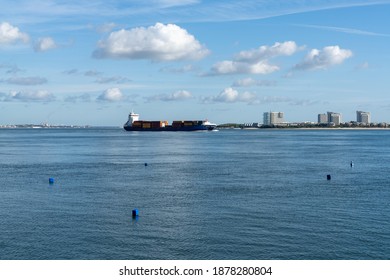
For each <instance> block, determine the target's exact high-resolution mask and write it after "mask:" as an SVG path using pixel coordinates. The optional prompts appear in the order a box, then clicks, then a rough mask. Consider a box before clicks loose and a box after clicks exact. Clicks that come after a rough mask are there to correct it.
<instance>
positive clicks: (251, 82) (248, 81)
mask: <svg viewBox="0 0 390 280" xmlns="http://www.w3.org/2000/svg"><path fill="white" fill-rule="evenodd" d="M232 86H233V87H251V86H264V87H270V86H276V81H270V80H255V79H252V78H244V79H240V80H237V81H235V82H234V83H233V85H232Z"/></svg>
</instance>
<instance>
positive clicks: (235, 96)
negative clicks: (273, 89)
mask: <svg viewBox="0 0 390 280" xmlns="http://www.w3.org/2000/svg"><path fill="white" fill-rule="evenodd" d="M256 100H257V96H256V95H255V94H253V93H250V92H244V93H239V92H238V91H237V90H235V89H233V88H231V87H229V88H225V89H224V90H223V91H221V92H220V93H219V94H218V95H216V96H209V97H204V98H203V99H202V101H203V103H236V102H246V103H249V104H251V103H253V102H255V101H256Z"/></svg>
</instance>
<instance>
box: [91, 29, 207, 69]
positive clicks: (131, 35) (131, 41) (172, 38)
mask: <svg viewBox="0 0 390 280" xmlns="http://www.w3.org/2000/svg"><path fill="white" fill-rule="evenodd" d="M208 53H209V51H208V50H207V49H206V48H205V47H204V46H202V45H201V44H200V43H199V41H197V40H196V39H195V37H194V36H193V35H191V34H189V33H188V32H187V30H185V29H183V28H181V27H179V26H177V25H175V24H167V25H164V24H162V23H157V24H156V25H154V26H150V27H148V28H144V27H139V28H133V29H130V30H124V29H122V30H119V31H115V32H112V33H111V34H110V35H109V36H108V38H107V39H106V40H102V41H100V42H99V43H98V49H97V50H95V52H94V54H93V55H94V57H96V58H127V59H150V60H153V61H172V60H187V59H191V60H193V59H195V60H197V59H201V58H203V57H205V56H206V55H207V54H208Z"/></svg>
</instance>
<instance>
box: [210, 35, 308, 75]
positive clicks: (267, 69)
mask: <svg viewBox="0 0 390 280" xmlns="http://www.w3.org/2000/svg"><path fill="white" fill-rule="evenodd" d="M301 49H302V47H298V46H297V44H296V43H295V42H293V41H287V42H284V43H279V42H277V43H275V44H274V45H273V46H260V47H259V48H258V49H254V50H249V51H242V52H240V53H238V54H237V55H236V56H235V57H234V60H225V61H221V62H217V63H216V64H214V65H213V67H212V68H211V72H210V73H209V75H226V74H269V73H272V72H275V71H278V70H279V69H280V68H279V67H278V66H277V65H272V64H270V63H269V62H268V59H270V58H273V57H277V56H290V55H292V54H294V53H295V52H297V51H298V50H301Z"/></svg>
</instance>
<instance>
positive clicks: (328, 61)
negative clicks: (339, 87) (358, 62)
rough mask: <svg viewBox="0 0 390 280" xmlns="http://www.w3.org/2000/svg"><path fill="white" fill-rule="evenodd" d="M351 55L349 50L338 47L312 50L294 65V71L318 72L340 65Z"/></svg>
mask: <svg viewBox="0 0 390 280" xmlns="http://www.w3.org/2000/svg"><path fill="white" fill-rule="evenodd" d="M352 55H353V53H352V51H351V50H347V49H341V48H340V47H339V46H327V47H324V48H323V49H322V50H318V49H312V50H311V51H310V52H309V53H308V54H307V55H306V56H305V58H304V59H303V61H302V62H301V63H299V64H297V65H295V67H294V70H320V69H328V68H329V67H331V66H334V65H338V64H342V63H343V62H344V61H345V60H346V59H348V58H350V57H351V56H352Z"/></svg>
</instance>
